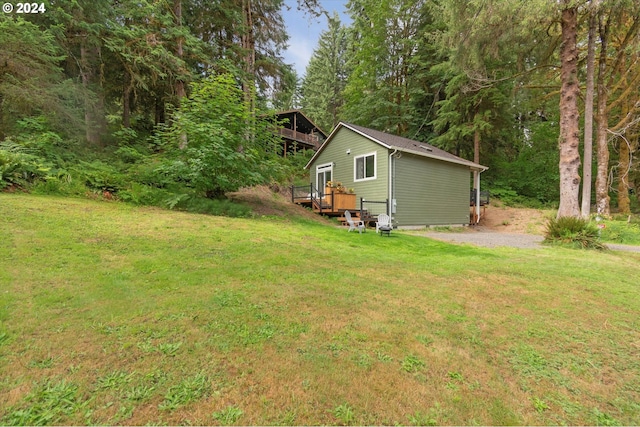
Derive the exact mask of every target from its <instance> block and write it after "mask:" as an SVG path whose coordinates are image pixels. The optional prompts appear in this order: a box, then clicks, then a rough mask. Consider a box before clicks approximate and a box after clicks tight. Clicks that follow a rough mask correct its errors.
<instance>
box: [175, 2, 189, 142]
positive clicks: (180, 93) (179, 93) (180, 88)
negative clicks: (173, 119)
mask: <svg viewBox="0 0 640 427" xmlns="http://www.w3.org/2000/svg"><path fill="white" fill-rule="evenodd" d="M173 13H174V15H175V17H176V26H177V27H178V28H181V27H182V0H175V2H174V4H173ZM183 44H184V37H182V36H179V37H178V40H176V56H177V57H178V59H179V60H180V63H181V65H180V68H179V72H178V77H177V79H176V83H175V92H176V99H177V101H176V105H177V106H178V108H180V104H181V102H182V98H184V97H185V96H187V91H186V90H185V87H184V81H183V80H182V76H183V74H184V68H183V67H182V58H183V57H184V49H183ZM187 144H188V140H187V134H186V132H183V133H181V134H180V142H179V143H178V147H179V148H180V149H181V150H184V149H185V148H187Z"/></svg>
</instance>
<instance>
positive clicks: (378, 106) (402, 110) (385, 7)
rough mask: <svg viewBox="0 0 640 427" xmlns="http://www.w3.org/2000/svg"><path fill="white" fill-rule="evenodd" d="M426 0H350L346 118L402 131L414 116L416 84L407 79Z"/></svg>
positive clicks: (404, 132) (414, 66) (417, 94)
mask: <svg viewBox="0 0 640 427" xmlns="http://www.w3.org/2000/svg"><path fill="white" fill-rule="evenodd" d="M425 4H426V0H408V1H400V0H382V1H379V0H351V1H350V2H349V3H348V4H347V7H348V9H349V12H350V14H351V16H352V18H353V24H352V26H351V28H352V33H351V38H352V41H351V52H350V57H351V61H350V66H351V68H352V72H351V74H350V75H349V78H348V81H347V86H346V87H345V100H346V102H345V106H344V115H345V118H346V119H347V120H349V121H353V122H355V123H358V124H365V125H368V126H372V127H374V128H376V129H380V130H384V131H388V132H392V133H395V134H399V135H407V134H408V132H409V128H410V127H411V125H412V124H413V123H415V122H417V121H418V120H419V119H418V117H417V116H416V115H415V112H414V111H413V102H412V98H413V97H422V96H424V93H423V92H422V88H421V87H416V86H412V84H411V79H412V77H413V76H414V75H415V73H416V72H417V71H418V70H419V68H418V67H417V64H416V61H415V58H416V53H417V50H418V45H419V43H420V37H419V35H420V34H419V31H420V28H421V20H422V18H423V11H424V7H425Z"/></svg>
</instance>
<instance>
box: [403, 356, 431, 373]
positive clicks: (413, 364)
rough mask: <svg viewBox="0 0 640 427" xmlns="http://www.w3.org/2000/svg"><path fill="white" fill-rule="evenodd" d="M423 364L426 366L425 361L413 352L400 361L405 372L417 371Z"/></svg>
mask: <svg viewBox="0 0 640 427" xmlns="http://www.w3.org/2000/svg"><path fill="white" fill-rule="evenodd" d="M425 366H427V365H426V363H425V362H424V361H423V360H422V359H420V358H419V357H418V356H415V355H413V354H411V355H409V356H407V357H405V358H404V359H402V363H401V367H402V370H403V371H405V372H418V371H420V370H421V369H422V368H424V367H425Z"/></svg>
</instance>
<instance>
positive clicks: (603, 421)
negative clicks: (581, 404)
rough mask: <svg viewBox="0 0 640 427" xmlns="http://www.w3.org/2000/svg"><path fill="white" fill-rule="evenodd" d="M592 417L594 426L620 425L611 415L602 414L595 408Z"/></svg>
mask: <svg viewBox="0 0 640 427" xmlns="http://www.w3.org/2000/svg"><path fill="white" fill-rule="evenodd" d="M593 415H594V417H595V420H596V422H595V424H596V425H598V426H619V425H622V424H621V423H620V422H619V421H618V420H616V419H615V418H613V417H612V416H611V415H609V414H606V413H604V412H600V410H598V409H597V408H596V409H594V410H593Z"/></svg>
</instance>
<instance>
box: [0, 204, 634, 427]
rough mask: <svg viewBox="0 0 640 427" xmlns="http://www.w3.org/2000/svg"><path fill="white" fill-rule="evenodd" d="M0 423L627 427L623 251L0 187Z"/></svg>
mask: <svg viewBox="0 0 640 427" xmlns="http://www.w3.org/2000/svg"><path fill="white" fill-rule="evenodd" d="M0 217H1V218H2V221H0V424H11V425H27V424H28V425H44V424H129V425H132V424H136V425H137V424H161V425H176V424H200V425H206V424H242V425H255V424H260V425H267V424H276V425H290V424H298V425H303V424H304V425H319V424H345V425H347V424H354V425H362V424H385V425H386V424H405V425H406V424H419V425H440V424H457V425H461V424H483V425H488V424H492V425H494V424H528V425H532V424H538V425H539V424H546V425H551V424H553V425H556V424H594V425H595V424H601V425H616V424H621V425H627V424H636V423H637V421H638V419H640V404H638V402H640V380H639V378H640V320H639V318H638V315H637V314H638V312H640V292H639V284H638V277H640V254H636V253H626V252H616V251H610V252H605V253H599V252H591V251H586V252H585V251H577V250H570V249H564V248H557V247H545V248H543V249H537V250H516V249H508V248H499V249H486V248H476V247H472V246H465V245H451V244H447V243H443V242H438V241H434V240H430V239H427V238H424V237H418V236H412V235H410V234H408V233H403V232H395V233H393V234H392V237H391V238H388V239H381V238H380V237H379V236H377V235H376V234H375V233H374V232H370V231H368V232H367V233H364V234H362V235H360V234H358V233H347V232H346V229H344V228H338V227H334V226H330V225H324V224H320V223H315V222H313V221H308V220H302V219H300V220H297V219H291V218H285V219H281V218H278V217H268V218H264V219H238V218H236V219H232V218H224V217H215V216H205V215H194V214H186V213H181V212H171V211H163V210H159V209H150V208H135V207H131V206H127V205H124V204H121V203H105V202H102V203H101V202H95V201H86V200H75V199H62V198H53V197H34V196H27V195H18V194H13V195H8V194H0Z"/></svg>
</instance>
